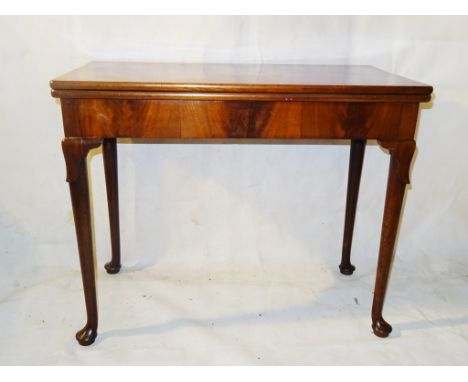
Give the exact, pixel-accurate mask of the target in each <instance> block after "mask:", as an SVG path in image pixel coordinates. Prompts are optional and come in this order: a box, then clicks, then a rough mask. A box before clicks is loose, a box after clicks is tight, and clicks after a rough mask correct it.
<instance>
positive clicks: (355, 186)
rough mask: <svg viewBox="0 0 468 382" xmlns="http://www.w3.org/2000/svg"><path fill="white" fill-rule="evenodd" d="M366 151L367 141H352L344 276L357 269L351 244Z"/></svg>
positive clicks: (342, 267) (344, 245)
mask: <svg viewBox="0 0 468 382" xmlns="http://www.w3.org/2000/svg"><path fill="white" fill-rule="evenodd" d="M365 149H366V141H365V140H361V139H355V140H352V141H351V150H350V155H349V171H348V192H347V196H346V213H345V225H344V235H343V250H342V254H341V264H340V265H339V268H340V272H341V273H342V274H344V275H352V274H353V272H354V270H355V269H356V267H355V266H354V265H353V264H351V244H352V241H353V230H354V221H355V218H356V206H357V201H358V195H359V184H360V183H361V173H362V164H363V161H364V152H365Z"/></svg>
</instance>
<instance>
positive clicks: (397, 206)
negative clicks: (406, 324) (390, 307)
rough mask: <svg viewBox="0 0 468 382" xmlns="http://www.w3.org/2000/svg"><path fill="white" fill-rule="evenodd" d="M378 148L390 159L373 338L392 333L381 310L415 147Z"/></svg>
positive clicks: (401, 143)
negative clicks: (389, 156)
mask: <svg viewBox="0 0 468 382" xmlns="http://www.w3.org/2000/svg"><path fill="white" fill-rule="evenodd" d="M379 144H380V146H382V147H384V148H386V149H388V150H389V151H390V155H391V158H390V170H389V175H388V182H387V194H386V197H385V210H384V217H383V223H382V233H381V237H380V250H379V259H378V263H377V276H376V280H375V289H374V301H373V303H372V329H373V330H374V334H375V335H376V336H378V337H387V336H388V335H389V334H390V332H391V331H392V327H391V326H390V324H389V323H387V322H386V321H385V320H384V319H383V317H382V310H383V304H384V300H385V294H386V291H387V285H388V279H389V274H390V270H391V266H392V260H393V253H394V248H395V239H396V235H397V231H398V224H399V221H400V213H401V207H402V204H403V198H404V195H405V188H406V185H407V184H408V183H409V168H410V164H411V160H412V158H413V154H414V150H415V149H416V143H415V142H414V141H412V140H411V141H379Z"/></svg>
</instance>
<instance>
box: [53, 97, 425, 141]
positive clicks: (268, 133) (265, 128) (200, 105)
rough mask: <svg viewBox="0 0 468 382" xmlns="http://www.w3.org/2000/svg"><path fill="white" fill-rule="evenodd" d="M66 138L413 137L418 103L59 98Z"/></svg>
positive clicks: (399, 138) (402, 138)
mask: <svg viewBox="0 0 468 382" xmlns="http://www.w3.org/2000/svg"><path fill="white" fill-rule="evenodd" d="M61 105H62V113H63V122H64V129H65V136H67V137H89V138H91V137H117V138H148V139H230V138H244V139H245V138H248V139H250V138H253V139H353V138H361V139H398V140H405V139H413V137H414V132H415V127H416V121H417V117H418V112H419V103H417V102H401V103H400V102H294V101H282V102H281V101H198V100H126V99H85V98H83V99H68V98H63V99H61Z"/></svg>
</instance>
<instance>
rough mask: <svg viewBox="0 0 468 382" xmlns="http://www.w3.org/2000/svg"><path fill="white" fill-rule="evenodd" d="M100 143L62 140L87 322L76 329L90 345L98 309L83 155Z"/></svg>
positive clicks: (93, 337) (94, 336)
mask: <svg viewBox="0 0 468 382" xmlns="http://www.w3.org/2000/svg"><path fill="white" fill-rule="evenodd" d="M100 145H101V140H100V139H86V140H85V139H82V138H65V139H64V140H63V141H62V149H63V153H64V156H65V162H66V165H67V182H68V183H69V186H70V195H71V200H72V205H73V217H74V220H75V230H76V238H77V242H78V252H79V255H80V266H81V276H82V279H83V289H84V295H85V303H86V312H87V322H86V325H85V326H84V327H83V329H81V330H80V331H78V332H77V333H76V339H77V340H78V342H79V343H80V345H91V344H92V343H93V342H94V340H95V339H96V336H97V326H98V311H97V301H96V284H95V275H94V247H93V236H92V229H91V210H90V201H89V189H88V173H87V164H86V157H87V155H88V152H89V150H90V149H92V148H95V147H99V146H100Z"/></svg>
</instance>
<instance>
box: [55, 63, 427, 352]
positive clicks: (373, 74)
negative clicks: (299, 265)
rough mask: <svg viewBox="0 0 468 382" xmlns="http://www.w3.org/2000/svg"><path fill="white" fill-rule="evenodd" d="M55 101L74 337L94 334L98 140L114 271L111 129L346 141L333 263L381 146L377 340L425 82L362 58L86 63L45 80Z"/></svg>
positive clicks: (150, 134)
mask: <svg viewBox="0 0 468 382" xmlns="http://www.w3.org/2000/svg"><path fill="white" fill-rule="evenodd" d="M51 87H52V95H53V96H54V97H59V98H60V99H61V107H62V116H63V126H64V132H65V137H66V138H65V139H64V141H63V149H64V154H65V160H66V164H67V181H68V182H69V183H70V191H71V196H72V203H73V210H74V214H75V226H76V232H77V239H78V249H79V255H80V263H81V269H82V274H83V287H84V292H85V301H86V308H87V313H88V321H87V324H86V325H85V327H84V328H83V329H82V330H81V331H80V332H78V334H77V339H78V341H79V342H80V344H82V345H88V344H90V343H92V342H93V341H94V339H95V337H96V335H97V306H96V290H95V283H94V268H93V266H92V264H93V258H94V254H93V246H92V232H91V219H90V210H89V190H88V181H87V172H86V156H87V153H88V151H89V150H90V149H91V148H94V147H97V146H99V145H100V144H101V143H102V144H103V154H104V165H105V166H104V167H105V173H106V186H107V195H108V204H109V221H110V229H111V241H112V260H111V261H110V262H109V263H107V264H106V266H105V267H106V270H107V271H108V272H109V273H117V272H118V271H119V269H120V266H121V264H120V238H119V218H118V214H119V212H118V185H117V184H118V177H117V149H116V138H134V139H151V140H153V142H154V141H155V142H161V143H164V142H168V143H170V142H192V143H193V142H200V143H202V142H207V141H208V142H209V141H212V142H216V141H223V142H228V143H229V142H232V143H256V142H257V143H258V142H274V141H281V142H283V143H284V142H285V143H293V142H300V141H303V142H307V140H310V139H332V140H333V139H350V140H351V152H350V166H349V179H348V193H347V206H346V215H345V230H344V237H343V252H342V259H341V264H340V271H341V272H342V273H343V274H346V275H350V274H352V273H353V271H354V270H355V267H354V266H353V265H352V264H351V260H350V253H351V243H352V236H353V229H354V221H355V215H356V206H357V199H358V193H359V183H360V177H361V171H362V163H363V158H364V150H365V145H366V141H367V140H369V139H377V140H378V141H379V143H380V145H381V146H382V147H384V148H386V149H388V150H389V151H390V154H391V160H390V170H389V178H388V186H387V194H386V201H385V211H384V218H383V225H382V236H381V244H380V251H379V258H378V264H377V277H376V283H375V291H374V302H373V306H372V328H373V330H374V333H375V334H376V335H377V336H380V337H385V336H387V335H388V334H389V333H390V331H391V326H390V325H389V324H388V323H387V322H386V321H385V320H384V319H383V316H382V310H383V303H384V298H385V294H386V291H387V284H388V278H389V273H390V268H391V262H392V257H393V252H394V247H395V239H396V233H397V230H398V224H399V218H400V213H401V206H402V201H403V197H404V193H405V187H406V184H407V183H408V182H409V168H410V163H411V159H412V156H413V153H414V149H415V142H414V135H415V129H416V122H417V118H418V113H419V103H421V102H426V101H428V100H429V99H430V98H431V93H432V87H430V86H428V85H425V84H421V83H419V82H415V81H411V80H408V79H405V78H402V77H400V76H396V75H393V74H390V73H386V72H384V71H381V70H379V69H376V68H373V67H369V66H313V65H223V64H206V65H205V64H147V63H91V64H88V65H86V66H84V67H82V68H79V69H77V70H75V71H73V72H71V73H69V74H66V75H64V76H62V77H59V78H57V79H55V80H53V81H51Z"/></svg>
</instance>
